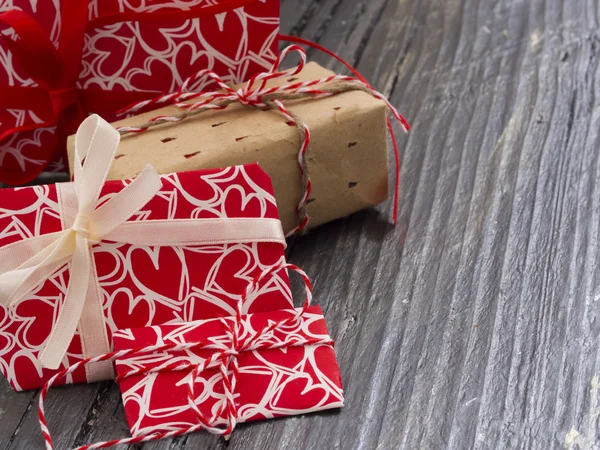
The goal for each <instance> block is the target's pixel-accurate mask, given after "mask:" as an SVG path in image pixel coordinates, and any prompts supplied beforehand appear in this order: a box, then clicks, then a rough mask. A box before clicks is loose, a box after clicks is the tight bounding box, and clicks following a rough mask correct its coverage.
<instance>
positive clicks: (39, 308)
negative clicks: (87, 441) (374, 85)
mask: <svg viewBox="0 0 600 450" xmlns="http://www.w3.org/2000/svg"><path fill="white" fill-rule="evenodd" d="M161 181H162V188H161V190H160V191H159V192H158V194H156V195H155V196H154V198H152V199H151V200H150V202H148V203H147V204H146V206H144V207H143V208H142V210H141V211H140V212H139V213H136V214H134V216H132V217H131V218H130V219H129V221H139V220H142V221H152V220H162V219H191V218H194V219H203V218H219V217H220V218H242V217H244V218H248V217H250V218H268V219H277V206H276V203H275V198H274V196H273V190H272V185H271V182H270V180H269V177H268V176H267V175H266V174H265V173H264V172H263V171H262V170H261V168H260V167H259V166H258V165H256V164H252V165H247V166H236V167H228V168H226V169H212V170H205V171H192V172H185V173H177V174H169V175H162V176H161ZM126 184H127V182H124V181H109V182H106V184H105V185H104V188H103V189H102V192H101V194H100V196H101V197H100V198H101V199H100V203H99V204H102V202H104V201H106V200H107V199H108V198H109V197H110V196H112V195H114V194H115V193H116V192H119V191H121V190H122V189H123V188H124V187H125V186H126ZM61 201H62V200H61V199H60V198H59V194H58V190H57V187H56V185H44V186H33V187H25V188H17V189H4V190H2V195H0V247H2V246H6V245H8V244H11V243H13V242H17V241H20V240H23V239H26V238H29V237H33V236H39V235H42V234H48V233H54V232H57V231H61V230H64V229H66V226H65V225H66V224H65V221H66V220H68V218H66V217H65V214H64V211H63V207H62V206H61ZM72 219H73V218H71V221H72ZM93 256H94V258H93V259H94V264H95V269H96V272H97V277H98V281H99V287H100V294H101V298H102V310H103V313H104V317H105V323H106V331H107V336H108V342H109V343H110V342H112V339H111V335H112V333H113V332H115V331H116V330H118V329H124V328H132V327H144V326H149V325H156V324H164V323H177V322H184V321H191V320H198V319H205V318H212V317H220V316H230V315H232V314H233V313H234V311H235V309H234V307H235V304H236V302H237V301H239V299H240V298H241V295H242V293H243V292H244V290H245V289H246V287H247V285H248V283H250V282H251V281H252V279H253V278H254V277H255V276H257V275H258V274H260V273H261V272H262V271H263V270H264V268H265V267H269V266H272V265H274V264H277V263H281V262H284V261H285V256H284V245H283V244H280V243H275V242H239V243H235V244H211V245H199V246H193V247H170V246H164V247H156V246H155V247H150V246H142V245H129V244H116V243H113V242H108V241H101V242H100V243H98V244H96V245H94V246H93ZM68 283H69V266H68V265H64V266H63V267H62V268H61V269H59V270H58V271H57V272H56V273H54V274H53V275H52V276H50V277H49V278H48V280H47V281H45V282H44V283H43V284H42V285H41V286H39V287H38V288H37V289H35V290H34V291H33V292H31V294H30V295H28V296H27V298H25V299H23V300H21V301H19V302H18V303H16V304H14V305H12V306H9V307H4V306H1V305H0V370H1V371H2V373H3V374H4V376H5V377H6V378H7V379H8V381H9V382H10V383H11V385H12V387H13V388H14V389H15V390H17V391H19V390H26V389H34V388H39V387H41V386H42V385H43V384H44V382H45V381H47V380H48V379H49V378H50V377H51V376H53V375H54V374H56V373H57V372H58V371H57V370H50V369H42V367H41V364H40V362H39V359H38V357H39V354H40V352H41V351H42V349H43V348H44V345H45V343H46V342H47V340H48V337H49V335H50V332H51V330H52V328H53V326H54V324H55V323H56V320H57V316H58V314H59V312H60V311H61V308H62V305H63V302H64V299H65V295H66V290H67V286H68ZM290 307H292V300H291V293H290V290H289V280H288V277H287V274H286V273H284V272H281V273H278V274H276V276H275V277H273V278H272V279H270V280H267V281H266V282H265V283H263V284H262V285H261V287H260V289H259V290H258V291H257V292H256V295H253V296H252V297H250V298H248V300H246V302H245V305H244V308H243V310H244V312H250V313H255V312H264V311H270V310H279V309H286V308H290ZM83 353H84V352H83V349H82V344H81V339H80V336H79V332H78V333H77V334H76V335H75V337H74V338H73V340H72V342H71V344H70V347H69V349H68V352H67V355H66V357H65V359H64V361H63V364H62V366H61V368H64V367H68V366H70V365H72V364H74V363H75V362H77V361H80V360H81V359H82V358H83ZM86 356H96V355H86ZM86 381H89V378H88V375H87V371H86V369H85V368H82V369H81V370H78V371H76V372H74V373H73V374H72V376H70V377H69V378H67V379H66V380H65V383H83V382H86Z"/></svg>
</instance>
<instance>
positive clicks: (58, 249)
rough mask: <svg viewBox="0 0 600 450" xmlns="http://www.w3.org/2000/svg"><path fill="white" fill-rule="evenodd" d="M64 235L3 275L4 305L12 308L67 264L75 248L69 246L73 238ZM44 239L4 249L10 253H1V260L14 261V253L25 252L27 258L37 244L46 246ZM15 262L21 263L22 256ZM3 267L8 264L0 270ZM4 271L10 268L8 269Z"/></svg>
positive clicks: (0, 286)
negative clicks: (12, 256)
mask: <svg viewBox="0 0 600 450" xmlns="http://www.w3.org/2000/svg"><path fill="white" fill-rule="evenodd" d="M61 234H62V236H60V237H59V238H58V239H56V240H54V241H53V242H52V243H50V244H49V245H48V246H47V247H45V248H44V249H43V250H41V251H40V252H39V253H37V254H34V255H33V256H32V257H30V258H29V259H27V260H26V261H25V262H23V263H22V264H21V265H19V266H18V267H15V268H10V269H8V270H4V271H3V273H2V274H0V304H2V305H5V306H8V305H11V304H13V303H16V302H18V301H19V300H21V299H22V298H23V297H24V296H25V295H27V294H28V293H29V292H31V291H32V290H35V289H36V288H37V287H38V286H39V285H40V284H41V283H43V282H44V281H45V280H47V279H48V275H49V274H50V275H51V274H53V273H54V272H55V271H56V270H58V269H59V268H60V267H61V266H62V265H64V264H65V263H66V262H67V260H68V258H69V257H70V256H71V254H72V252H73V247H72V245H69V244H70V242H69V239H70V237H71V235H70V233H66V234H65V233H64V232H63V233H61ZM44 240H45V239H39V238H37V239H36V238H34V239H32V240H31V241H21V242H18V243H17V245H11V246H8V248H5V249H2V250H6V251H0V257H2V258H3V260H4V261H9V262H10V261H13V258H11V256H10V255H11V254H15V252H16V253H21V252H22V253H24V254H25V255H27V254H28V253H29V252H31V251H35V248H36V245H37V244H40V243H43V242H44ZM14 260H16V261H19V260H21V258H20V255H18V256H16V257H15V258H14ZM3 265H4V263H2V264H0V267H2V266H3ZM3 268H4V269H6V267H3Z"/></svg>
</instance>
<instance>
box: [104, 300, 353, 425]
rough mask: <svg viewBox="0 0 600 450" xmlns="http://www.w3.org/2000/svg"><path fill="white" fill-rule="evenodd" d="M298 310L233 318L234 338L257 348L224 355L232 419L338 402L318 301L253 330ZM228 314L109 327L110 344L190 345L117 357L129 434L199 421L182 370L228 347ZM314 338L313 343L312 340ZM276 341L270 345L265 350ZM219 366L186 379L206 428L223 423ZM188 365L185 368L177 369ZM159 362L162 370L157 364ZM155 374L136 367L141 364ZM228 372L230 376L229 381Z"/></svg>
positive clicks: (336, 373)
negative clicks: (236, 329) (111, 332)
mask: <svg viewBox="0 0 600 450" xmlns="http://www.w3.org/2000/svg"><path fill="white" fill-rule="evenodd" d="M297 311H299V310H294V309H286V310H280V311H270V312H264V313H258V314H249V315H243V316H241V320H240V322H239V335H240V339H241V340H242V341H247V342H255V341H253V339H256V342H259V344H258V345H255V347H259V348H258V349H252V350H244V351H241V350H240V351H239V353H237V355H236V356H235V358H236V359H237V364H238V368H239V372H237V375H235V374H234V372H233V364H234V363H233V362H232V361H228V360H229V358H227V357H226V358H224V359H223V360H222V361H221V362H220V363H219V364H225V365H226V366H224V367H227V369H225V371H226V373H227V374H228V377H229V383H228V384H229V385H231V386H232V387H233V391H232V394H233V399H234V402H235V414H234V416H235V417H236V419H237V422H249V421H255V420H264V419H273V418H277V417H286V416H292V415H297V414H305V413H310V412H316V411H323V410H327V409H332V408H340V407H342V406H343V404H344V392H343V390H342V380H341V376H340V369H339V366H338V363H337V360H336V356H335V352H334V349H333V342H332V341H331V338H330V337H329V333H328V331H327V325H326V323H325V319H324V317H323V312H322V310H321V308H320V307H319V306H311V307H309V308H308V309H307V310H306V311H305V312H304V313H303V314H302V315H301V316H300V317H299V318H298V319H297V320H295V321H292V322H290V323H289V324H286V325H285V327H281V328H280V329H276V330H275V331H271V332H266V333H264V335H263V334H261V330H264V329H265V328H267V327H268V325H272V324H273V323H278V322H281V321H285V320H289V319H290V318H293V317H294V316H295V315H296V314H297ZM234 321H235V318H234V317H227V318H225V319H207V320H202V321H196V322H191V323H185V324H178V325H161V326H154V327H145V328H138V329H131V330H119V331H117V332H116V333H115V350H116V351H121V350H129V349H140V348H144V347H148V346H154V345H169V344H176V345H179V344H198V345H199V347H200V346H202V347H215V349H205V348H203V349H201V350H198V349H196V348H190V349H187V350H184V351H172V350H171V351H153V352H146V353H144V352H139V353H136V354H134V355H131V356H127V357H124V358H117V360H116V362H115V364H116V369H117V375H118V376H119V377H122V376H124V375H126V374H128V373H136V372H142V373H136V374H134V375H132V376H126V377H125V378H123V379H121V380H120V381H119V384H120V387H121V392H122V395H123V403H124V406H125V414H126V416H127V421H128V423H129V428H130V430H131V434H132V436H134V437H137V436H146V435H149V434H153V433H161V432H165V433H166V432H172V431H175V430H183V431H184V432H187V430H188V429H189V428H191V427H193V426H195V425H197V424H198V423H199V419H198V417H197V415H196V412H195V411H194V410H193V409H192V408H191V407H190V406H189V403H188V395H189V394H188V386H189V383H190V376H193V374H194V369H193V366H194V365H199V364H202V363H203V362H204V361H207V360H210V359H211V357H214V356H217V355H215V354H216V353H218V352H223V351H227V350H228V349H229V348H231V347H232V338H231V333H230V332H228V331H227V329H226V326H227V327H229V328H232V327H233V323H234ZM317 341H318V343H317ZM273 346H276V347H278V348H269V347H273ZM219 364H217V366H219V367H214V368H208V369H206V370H203V371H200V373H198V374H197V375H198V376H197V377H195V379H194V383H193V386H194V389H193V394H192V395H193V398H194V401H195V404H196V405H197V406H198V408H199V410H200V412H201V413H202V415H204V418H205V420H206V421H207V422H208V423H210V425H211V426H213V427H214V426H218V427H223V428H226V427H227V425H228V421H229V419H228V411H227V408H228V403H227V397H226V395H225V393H224V382H225V381H224V378H223V372H222V371H221V370H220V365H219ZM188 365H191V366H192V367H190V368H186V369H183V370H182V369H181V367H182V366H183V367H186V366H188ZM160 368H166V370H162V369H160ZM157 369H159V371H156V372H151V373H143V372H145V371H147V370H157ZM234 378H235V379H234Z"/></svg>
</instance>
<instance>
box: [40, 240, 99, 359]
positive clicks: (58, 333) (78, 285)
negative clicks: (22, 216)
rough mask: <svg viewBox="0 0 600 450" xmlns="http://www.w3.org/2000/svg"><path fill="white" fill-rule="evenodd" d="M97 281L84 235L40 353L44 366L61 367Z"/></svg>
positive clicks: (78, 244) (79, 242) (77, 243)
mask: <svg viewBox="0 0 600 450" xmlns="http://www.w3.org/2000/svg"><path fill="white" fill-rule="evenodd" d="M95 282H96V276H95V274H94V273H93V265H92V255H91V249H90V247H89V246H88V240H87V239H85V238H84V237H83V236H81V235H77V236H76V239H75V253H74V255H73V259H72V260H71V265H70V281H69V287H68V288H67V294H66V296H65V301H64V303H63V304H62V307H61V310H60V313H59V315H58V319H57V321H56V323H55V324H54V328H53V329H52V333H51V334H50V336H49V337H48V340H47V341H46V347H45V348H44V350H43V351H42V352H41V354H40V361H41V363H42V367H45V368H48V369H58V368H59V367H60V365H61V363H62V360H63V359H64V357H65V354H66V353H67V350H68V348H69V345H70V344H71V341H72V340H73V336H74V335H75V331H76V330H77V324H78V323H79V319H80V318H81V314H82V311H83V307H84V305H85V301H86V297H87V293H88V291H89V288H90V285H91V284H92V283H95Z"/></svg>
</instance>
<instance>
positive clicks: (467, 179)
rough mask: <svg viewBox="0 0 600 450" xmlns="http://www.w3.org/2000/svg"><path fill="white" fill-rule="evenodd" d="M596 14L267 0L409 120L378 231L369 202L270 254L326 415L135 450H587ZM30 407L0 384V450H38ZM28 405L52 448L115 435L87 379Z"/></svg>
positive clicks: (116, 427) (533, 4)
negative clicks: (397, 203)
mask: <svg viewBox="0 0 600 450" xmlns="http://www.w3.org/2000/svg"><path fill="white" fill-rule="evenodd" d="M599 8H600V6H599V4H598V2H597V1H595V0H581V1H577V2H573V1H568V0H563V1H559V0H556V1H554V0H530V1H522V0H449V1H445V2H439V1H434V0H424V1H423V0H400V1H398V0H373V1H364V0H299V1H294V0H283V2H282V31H283V32H292V33H295V34H300V35H302V36H303V37H307V38H310V39H315V40H318V41H319V42H320V43H322V44H324V45H326V46H328V47H330V48H332V49H333V50H336V51H337V52H338V53H339V54H340V55H341V56H343V57H344V58H346V59H347V60H348V61H349V62H351V63H353V64H355V65H356V66H357V68H358V69H359V70H360V71H361V72H362V73H363V74H364V75H365V76H367V77H368V78H369V80H371V82H372V83H373V84H374V85H375V86H376V87H378V88H379V89H381V90H383V91H384V92H385V93H386V94H389V95H390V96H391V99H392V102H393V103H394V104H395V105H397V106H399V107H400V109H401V110H402V112H404V113H405V114H406V116H407V117H408V118H409V119H410V120H411V122H412V124H413V126H414V128H413V131H412V132H411V134H410V135H409V136H408V137H403V136H400V143H401V148H402V156H403V167H402V192H401V208H400V219H399V224H398V226H397V227H396V228H393V227H391V226H390V225H389V212H390V210H391V202H389V201H388V202H387V203H385V204H384V205H382V206H381V207H379V208H377V209H373V210H370V211H363V212H360V213H357V214H355V215H353V216H351V217H349V218H346V219H342V220H339V221H336V222H334V223H331V224H327V225H325V226H323V227H320V228H319V229H318V230H314V231H312V232H311V233H310V234H308V235H307V236H305V237H302V238H299V239H296V240H295V241H294V242H293V243H292V245H291V246H290V251H289V252H288V253H289V258H290V260H291V261H292V262H294V263H296V264H299V265H300V266H302V267H304V268H305V269H306V270H307V272H308V273H309V274H310V275H311V276H312V277H313V279H314V281H315V294H316V295H315V299H316V301H317V302H319V303H320V304H321V305H322V306H323V308H324V310H325V314H326V318H327V321H328V323H329V326H330V331H331V334H332V335H333V336H334V338H336V340H337V346H336V352H337V355H338V358H339V362H340V365H341V369H342V375H343V379H344V384H345V390H346V399H347V400H346V401H347V405H346V407H345V408H344V409H343V410H341V411H340V412H328V413H323V414H317V415H310V416H305V417H296V418H291V419H285V420H277V421H266V422H262V423H255V424H251V425H247V426H240V427H239V429H238V430H237V431H236V432H235V433H234V435H233V437H232V439H231V441H230V442H229V443H228V444H226V443H225V442H224V441H223V440H219V439H217V438H215V437H213V436H210V435H208V434H205V433H198V434H195V435H193V436H186V437H182V438H180V439H177V440H174V441H169V442H157V443H153V444H149V445H146V446H145V447H143V448H148V449H163V448H169V449H191V448H210V449H224V448H227V449H228V450H235V449H249V448H269V449H271V448H273V449H275V448H280V449H284V448H303V449H322V448H352V449H377V448H379V449H388V448H405V449H414V448H426V449H429V448H432V449H437V448H456V449H463V448H479V449H488V448H489V449H495V448H511V449H512V448H527V449H529V448H539V449H549V448H564V447H565V446H566V447H568V448H578V449H592V448H594V445H596V446H600V431H599V429H598V426H599V425H598V422H599V420H600V406H599V405H600V396H599V392H598V389H599V383H600V382H599V378H598V377H599V371H600V360H599V359H600V351H599V346H598V338H599V334H600V320H598V319H599V318H598V315H599V311H598V306H599V304H598V298H600V297H599V292H600V279H599V277H598V275H597V273H598V268H599V265H600V260H599V256H600V255H599V250H600V248H599V242H598V234H599V232H600V225H599V223H600V158H599V148H600V108H599V107H598V106H599V104H598V103H599V100H598V98H599V96H598V94H597V93H598V92H600V76H599V74H598V70H599V69H598V56H599V52H600V34H599V32H598V20H599V17H598V16H599ZM310 55H311V56H312V57H313V58H314V59H316V60H317V61H319V62H321V63H324V64H326V65H327V66H329V67H334V68H335V69H339V68H340V65H339V64H338V63H335V62H333V61H331V60H330V59H328V58H327V57H323V56H321V55H318V53H316V52H310ZM75 400H77V401H78V402H79V404H80V406H76V407H75V406H74V405H75V404H76V402H75ZM36 401H37V395H34V394H32V393H26V394H13V393H11V392H10V391H9V388H8V387H7V385H6V383H4V382H2V384H1V385H0V410H1V411H0V448H15V449H17V448H19V449H20V448H36V446H38V445H40V444H41V442H42V441H41V437H40V435H39V431H38V429H37V418H36V411H35V408H36ZM48 411H49V414H50V416H51V417H52V420H51V426H52V427H53V429H55V430H57V431H56V433H57V439H58V440H59V442H60V445H61V447H59V448H63V446H64V448H67V447H68V444H83V443H85V442H90V441H96V440H100V439H110V438H113V437H119V436H124V435H125V434H126V431H127V428H126V424H125V422H124V415H123V411H122V407H121V406H120V398H119V393H118V389H117V387H116V386H111V385H110V384H108V383H103V384H99V385H96V386H78V387H72V388H68V389H57V390H56V391H53V392H51V394H50V400H49V404H48ZM73 411H75V412H73ZM17 430H18V433H16V431H17ZM136 448H137V447H136Z"/></svg>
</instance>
